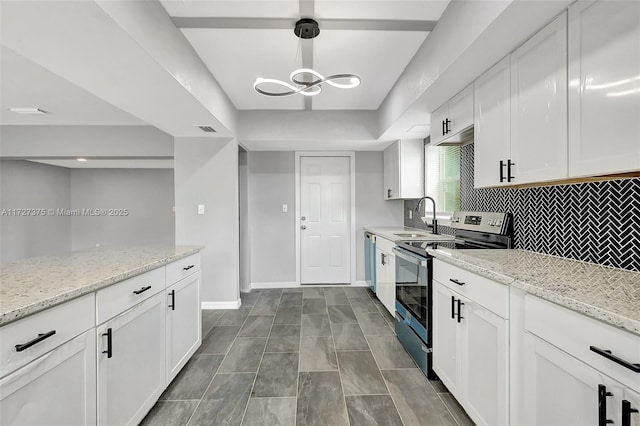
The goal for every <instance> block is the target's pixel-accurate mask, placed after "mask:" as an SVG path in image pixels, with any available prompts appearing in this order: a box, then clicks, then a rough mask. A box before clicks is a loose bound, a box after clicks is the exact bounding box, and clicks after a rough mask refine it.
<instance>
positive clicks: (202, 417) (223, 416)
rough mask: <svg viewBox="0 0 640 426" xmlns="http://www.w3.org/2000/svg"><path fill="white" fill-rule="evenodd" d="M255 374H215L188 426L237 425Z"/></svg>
mask: <svg viewBox="0 0 640 426" xmlns="http://www.w3.org/2000/svg"><path fill="white" fill-rule="evenodd" d="M255 376H256V375H255V374H217V375H216V376H215V377H214V378H213V381H212V382H211V386H209V389H207V393H206V394H205V395H204V398H203V399H202V401H201V402H200V405H198V408H197V409H196V412H195V413H194V414H193V417H192V418H191V420H190V421H189V425H207V426H211V425H239V424H240V422H241V421H242V416H243V415H244V412H245V409H246V407H247V402H248V400H249V395H250V393H251V386H252V385H253V381H254V379H255Z"/></svg>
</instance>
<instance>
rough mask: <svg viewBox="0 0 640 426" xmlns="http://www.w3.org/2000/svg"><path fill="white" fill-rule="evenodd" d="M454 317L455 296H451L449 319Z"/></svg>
mask: <svg viewBox="0 0 640 426" xmlns="http://www.w3.org/2000/svg"><path fill="white" fill-rule="evenodd" d="M455 318H456V298H455V297H453V296H451V319H455Z"/></svg>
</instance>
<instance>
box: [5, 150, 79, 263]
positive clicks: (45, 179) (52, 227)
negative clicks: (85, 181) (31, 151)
mask: <svg viewBox="0 0 640 426" xmlns="http://www.w3.org/2000/svg"><path fill="white" fill-rule="evenodd" d="M70 205H71V175H70V173H69V169H64V168H62V167H56V166H49V165H46V164H39V163H32V162H30V161H22V160H15V161H12V160H3V161H0V209H47V210H48V209H68V208H70ZM0 240H1V242H0V247H1V248H0V262H2V263H6V262H11V261H13V260H16V259H24V258H27V257H37V256H45V255H54V254H60V253H64V252H68V251H69V250H70V249H71V219H70V218H69V217H63V216H54V215H49V214H47V216H11V215H9V214H8V213H7V212H5V214H2V215H1V216H0Z"/></svg>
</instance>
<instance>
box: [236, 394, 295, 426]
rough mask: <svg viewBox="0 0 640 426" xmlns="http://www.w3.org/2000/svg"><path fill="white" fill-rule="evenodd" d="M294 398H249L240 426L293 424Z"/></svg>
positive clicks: (285, 425) (281, 425)
mask: <svg viewBox="0 0 640 426" xmlns="http://www.w3.org/2000/svg"><path fill="white" fill-rule="evenodd" d="M295 423H296V398H250V399H249V406H248V407H247V413H246V414H245V416H244V420H243V421H242V426H266V425H269V426H294V425H295Z"/></svg>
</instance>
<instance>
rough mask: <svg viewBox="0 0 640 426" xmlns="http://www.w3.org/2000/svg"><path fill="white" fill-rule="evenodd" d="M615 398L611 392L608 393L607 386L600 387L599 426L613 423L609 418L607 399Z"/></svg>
mask: <svg viewBox="0 0 640 426" xmlns="http://www.w3.org/2000/svg"><path fill="white" fill-rule="evenodd" d="M608 396H613V394H612V393H611V392H607V387H606V386H605V385H598V426H606V425H607V424H611V423H613V420H610V419H608V418H607V397H608Z"/></svg>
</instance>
